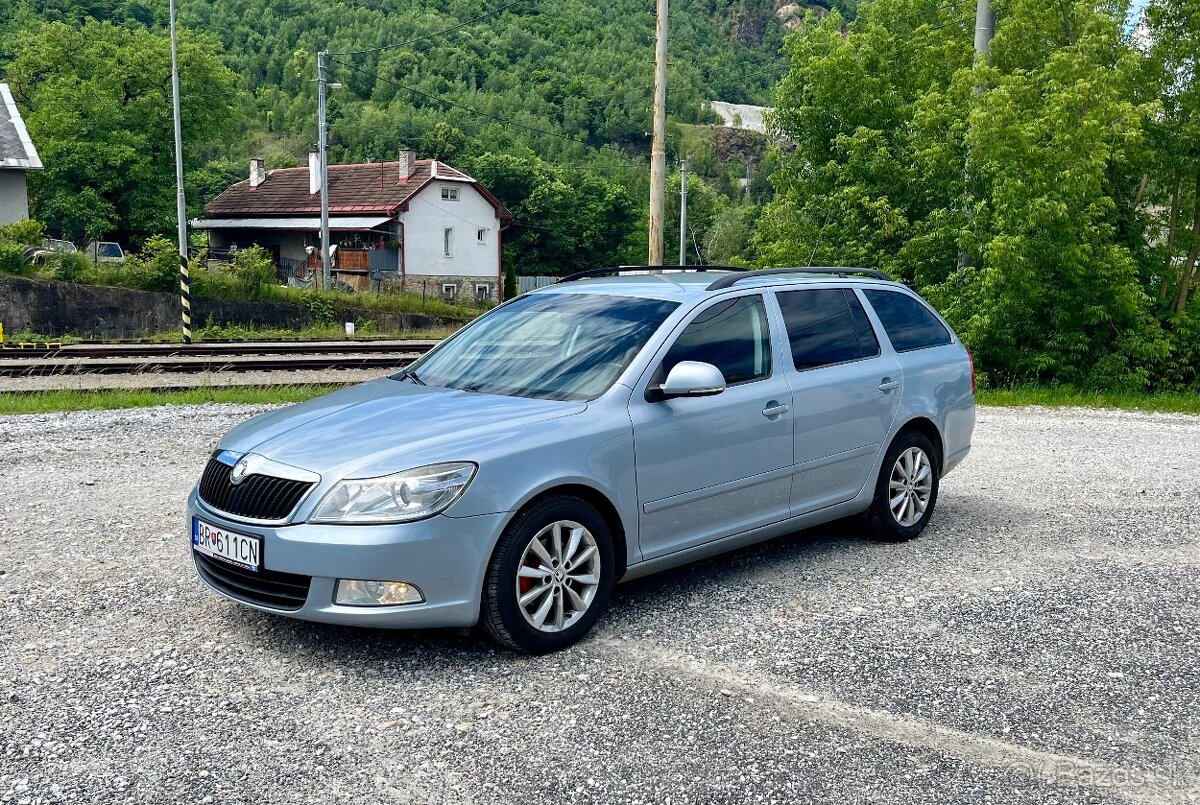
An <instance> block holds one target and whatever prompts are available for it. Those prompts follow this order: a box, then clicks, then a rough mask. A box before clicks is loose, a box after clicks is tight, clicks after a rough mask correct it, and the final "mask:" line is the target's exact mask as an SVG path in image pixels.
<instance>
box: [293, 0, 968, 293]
mask: <svg viewBox="0 0 1200 805" xmlns="http://www.w3.org/2000/svg"><path fill="white" fill-rule="evenodd" d="M985 1H986V0H980V2H985ZM326 55H327V54H326V53H325V51H323V50H322V51H320V52H318V53H317V161H318V164H319V165H320V166H321V280H320V282H318V283H317V285H318V287H320V288H322V289H324V288H328V287H329V166H328V164H327V163H328V159H327V157H326V151H327V149H328V143H327V142H326V139H327V131H326V124H325V57H326Z"/></svg>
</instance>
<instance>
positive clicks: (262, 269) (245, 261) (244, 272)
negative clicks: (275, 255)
mask: <svg viewBox="0 0 1200 805" xmlns="http://www.w3.org/2000/svg"><path fill="white" fill-rule="evenodd" d="M233 276H234V279H235V281H236V287H237V291H238V294H237V295H238V296H239V297H241V298H243V299H252V300H255V301H257V300H260V299H263V298H265V297H267V296H269V292H268V291H267V288H269V287H270V286H272V285H278V284H279V281H278V279H277V278H276V277H275V267H274V265H272V263H271V256H270V255H269V254H267V252H266V250H264V249H261V248H259V247H258V246H254V247H252V248H249V249H240V250H239V251H238V252H237V254H235V255H234V256H233Z"/></svg>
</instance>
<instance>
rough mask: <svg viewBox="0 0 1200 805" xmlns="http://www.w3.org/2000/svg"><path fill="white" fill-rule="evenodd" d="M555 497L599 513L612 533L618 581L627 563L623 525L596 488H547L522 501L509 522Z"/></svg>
mask: <svg viewBox="0 0 1200 805" xmlns="http://www.w3.org/2000/svg"><path fill="white" fill-rule="evenodd" d="M555 495H567V496H569V497H575V498H579V499H580V500H582V501H584V502H585V503H588V504H589V505H591V506H592V507H593V508H595V509H596V511H598V512H599V513H600V516H601V517H603V518H604V523H605V525H607V526H608V529H609V531H611V532H612V541H613V553H614V554H615V557H616V560H617V566H616V568H614V570H615V573H614V574H613V581H614V582H617V581H620V580H621V576H623V575H625V569H626V567H628V563H629V552H628V551H629V546H628V545H627V544H626V533H625V523H624V521H622V520H621V514H620V512H619V511H618V510H617V507H616V505H615V504H614V503H613V502H612V501H611V500H610V499H609V497H608V495H606V494H604V493H603V492H601V491H600V490H599V489H597V488H596V487H594V486H588V485H587V484H582V483H576V482H564V483H559V484H556V485H554V486H550V487H547V488H546V489H542V490H540V491H538V493H537V494H535V495H533V496H531V497H530V498H529V499H528V500H525V501H523V502H522V503H521V505H520V506H518V507H517V508H515V509H514V510H513V512H512V515H511V516H510V517H509V522H512V520H513V519H514V518H516V516H517V515H518V514H520V513H521V512H523V511H525V510H526V509H527V508H529V507H530V506H532V505H534V504H535V503H537V502H538V501H539V500H543V499H545V498H548V497H553V496H555ZM507 527H508V524H507V523H506V524H505V528H507Z"/></svg>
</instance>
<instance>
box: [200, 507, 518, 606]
mask: <svg viewBox="0 0 1200 805" xmlns="http://www.w3.org/2000/svg"><path fill="white" fill-rule="evenodd" d="M194 517H199V518H200V519H202V520H204V521H205V522H208V523H211V524H213V525H215V526H218V527H220V528H223V529H227V530H229V531H232V532H236V533H239V534H249V535H251V536H255V537H259V538H260V539H261V540H262V559H261V563H262V567H263V568H264V569H266V570H268V571H276V572H278V573H288V574H296V575H299V576H308V577H311V579H312V580H311V583H310V584H309V586H308V594H307V597H306V598H305V600H304V603H303V605H302V606H300V607H299V608H298V609H279V608H276V607H274V606H267V605H264V604H263V603H261V602H258V601H255V600H252V598H253V597H252V596H249V597H243V596H242V595H239V594H236V592H233V591H231V590H229V589H223V588H222V587H219V586H217V585H216V584H214V583H212V582H211V581H210V580H209V579H208V578H206V574H205V573H202V572H200V571H199V569H198V570H197V575H199V577H200V579H201V581H203V582H204V584H205V585H206V586H207V587H209V588H210V589H211V590H213V591H214V592H216V593H218V594H220V595H222V596H224V597H225V598H228V599H230V600H232V601H236V602H238V603H239V604H243V605H245V606H248V607H251V608H253V609H257V610H261V611H263V612H271V613H274V614H277V615H284V616H287V617H291V618H300V619H302V620H309V621H320V622H324V623H340V624H347V625H353V626H369V627H379V628H386V629H419V628H433V627H466V626H473V625H474V624H475V623H476V622H477V621H478V620H479V601H480V595H481V593H482V590H483V576H484V573H485V572H486V570H487V563H488V559H489V558H490V557H491V553H492V548H493V547H494V546H495V544H496V541H497V540H498V539H499V536H500V532H501V531H502V530H503V528H504V525H505V523H506V522H507V518H508V514H507V513H506V512H500V513H497V514H483V515H477V516H473V517H448V516H446V515H436V516H434V517H431V518H429V519H427V520H420V521H418V522H415V523H402V524H398V525H344V526H339V525H323V524H322V525H318V524H314V523H296V524H290V525H283V526H261V525H252V524H249V523H243V522H239V521H238V520H235V519H231V518H229V517H227V516H225V515H223V514H221V513H220V512H218V511H215V510H212V509H210V508H208V507H207V506H206V505H205V504H204V503H203V502H201V501H200V500H199V499H198V497H197V495H196V491H195V490H193V491H192V494H191V496H190V497H189V498H188V534H189V538H188V539H189V550H191V547H190V546H191V537H190V535H191V533H192V518H194ZM192 558H193V561H194V562H199V561H200V560H197V559H196V554H195V551H194V550H193V551H192ZM338 579H368V580H373V581H406V582H408V583H409V584H413V585H415V586H416V587H418V588H419V589H420V590H421V593H422V594H423V595H424V597H425V600H424V602H422V603H418V604H404V605H400V606H346V605H339V604H335V603H334V602H333V596H334V589H335V587H336V586H337V580H338Z"/></svg>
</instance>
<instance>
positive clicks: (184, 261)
mask: <svg viewBox="0 0 1200 805" xmlns="http://www.w3.org/2000/svg"><path fill="white" fill-rule="evenodd" d="M168 5H169V7H170V12H171V106H172V112H173V113H174V116H175V213H176V215H177V216H178V218H179V303H180V305H181V310H180V325H181V329H182V331H183V343H185V344H190V343H192V281H191V278H190V277H189V276H188V258H187V254H188V251H187V249H188V241H187V205H186V203H185V200H184V197H183V135H182V134H181V133H180V129H181V128H182V126H181V125H180V115H179V50H178V47H177V45H176V43H175V0H169V3H168Z"/></svg>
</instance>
